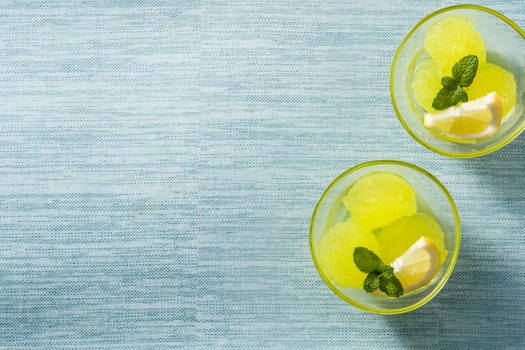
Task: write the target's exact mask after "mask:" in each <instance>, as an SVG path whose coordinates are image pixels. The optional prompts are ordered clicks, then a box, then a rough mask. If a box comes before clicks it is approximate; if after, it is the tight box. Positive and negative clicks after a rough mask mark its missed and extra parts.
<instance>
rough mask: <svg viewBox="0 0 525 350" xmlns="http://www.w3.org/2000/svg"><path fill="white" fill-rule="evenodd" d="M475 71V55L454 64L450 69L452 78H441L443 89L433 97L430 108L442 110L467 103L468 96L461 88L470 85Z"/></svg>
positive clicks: (476, 69) (476, 59) (476, 67)
mask: <svg viewBox="0 0 525 350" xmlns="http://www.w3.org/2000/svg"><path fill="white" fill-rule="evenodd" d="M477 71H478V57H477V56H475V55H468V56H465V57H463V58H462V59H460V60H459V61H458V62H456V64H454V67H452V77H443V78H441V85H442V86H443V87H442V88H441V90H439V91H438V93H437V95H436V97H434V100H433V101H432V108H434V109H436V110H442V109H445V108H448V107H450V106H455V105H457V104H458V103H460V102H467V101H468V95H467V92H466V91H465V90H464V89H463V88H464V87H467V86H470V84H472V81H474V77H475V76H476V72H477Z"/></svg>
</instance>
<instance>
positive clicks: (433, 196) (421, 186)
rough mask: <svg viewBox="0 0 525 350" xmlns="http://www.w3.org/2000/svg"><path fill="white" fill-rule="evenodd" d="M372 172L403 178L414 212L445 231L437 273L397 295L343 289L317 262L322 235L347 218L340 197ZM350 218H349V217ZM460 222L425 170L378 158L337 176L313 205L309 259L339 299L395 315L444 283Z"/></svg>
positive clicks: (428, 296) (456, 249) (451, 203)
mask: <svg viewBox="0 0 525 350" xmlns="http://www.w3.org/2000/svg"><path fill="white" fill-rule="evenodd" d="M374 172H390V173H393V174H397V175H399V176H401V177H403V178H404V179H405V180H406V181H407V182H408V183H410V184H411V185H412V187H413V188H414V190H415V191H416V199H417V203H418V211H419V212H423V213H428V214H431V215H433V216H434V217H435V218H436V220H437V221H438V222H439V224H440V226H441V228H442V230H443V233H444V234H445V249H446V250H447V251H448V254H447V256H446V259H445V261H444V262H443V264H442V265H441V267H440V269H439V271H438V273H437V274H436V275H435V276H434V278H433V279H432V280H431V281H430V282H429V283H428V284H427V285H426V286H424V287H422V288H420V289H418V290H415V291H413V292H411V293H408V294H406V295H403V296H401V297H399V298H390V297H386V296H385V297H383V296H376V295H373V294H369V293H366V292H365V291H364V290H363V289H353V288H343V287H340V286H338V285H337V284H336V283H334V282H332V281H331V280H330V279H329V278H328V277H327V275H326V274H325V273H324V272H323V270H322V268H321V266H320V265H319V262H318V257H317V247H318V244H319V240H320V238H321V236H322V234H323V233H324V232H325V230H326V229H328V228H329V227H332V226H333V225H334V224H335V223H337V222H340V221H343V220H347V219H348V218H349V214H348V211H347V210H346V208H345V207H344V205H343V203H342V197H343V196H344V195H345V194H346V193H347V191H348V189H349V188H350V186H351V185H352V184H353V183H354V182H355V181H356V180H357V179H359V178H360V177H362V176H363V175H366V174H370V173H374ZM350 219H351V218H350ZM459 243H460V223H459V216H458V212H457V209H456V205H455V204H454V201H453V199H452V197H451V196H450V194H449V193H448V191H447V190H446V188H445V187H444V186H443V185H442V184H441V183H440V182H439V181H438V180H437V179H436V178H435V177H434V176H433V175H431V174H430V173H429V172H427V171H425V170H423V169H421V168H419V167H417V166H415V165H412V164H409V163H404V162H400V161H392V160H378V161H372V162H367V163H363V164H360V165H357V166H355V167H353V168H351V169H349V170H347V171H345V172H344V173H343V174H341V175H339V176H338V177H337V178H336V179H335V180H334V181H333V182H332V183H331V184H330V185H329V186H328V188H327V189H326V190H325V191H324V193H323V195H322V196H321V199H320V200H319V202H318V203H317V206H316V207H315V210H314V213H313V216H312V222H311V225H310V249H311V253H312V258H313V261H314V264H315V267H316V268H317V271H318V272H319V274H320V275H321V278H322V279H323V281H324V282H325V283H326V285H327V286H328V287H329V288H330V289H331V290H332V291H334V292H335V294H337V295H338V296H339V297H340V298H341V299H343V300H345V301H347V302H348V303H350V304H352V305H354V306H356V307H358V308H360V309H362V310H365V311H368V312H373V313H378V314H399V313H404V312H408V311H412V310H415V309H417V308H418V307H420V306H422V305H424V304H425V303H426V302H428V301H429V300H430V299H432V298H433V297H434V296H435V295H436V294H437V293H438V292H439V291H440V290H441V288H442V287H443V286H444V285H445V283H446V282H447V280H448V278H449V277H450V274H451V273H452V270H453V269H454V265H455V263H456V259H457V257H458V253H459Z"/></svg>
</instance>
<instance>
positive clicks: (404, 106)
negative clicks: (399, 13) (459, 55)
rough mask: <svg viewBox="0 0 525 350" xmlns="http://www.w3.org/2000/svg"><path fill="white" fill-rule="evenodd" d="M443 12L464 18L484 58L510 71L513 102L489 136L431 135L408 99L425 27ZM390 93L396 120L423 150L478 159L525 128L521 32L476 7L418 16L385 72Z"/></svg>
mask: <svg viewBox="0 0 525 350" xmlns="http://www.w3.org/2000/svg"><path fill="white" fill-rule="evenodd" d="M448 16H462V17H465V18H467V19H469V20H470V21H471V22H472V23H473V24H474V26H475V28H476V30H477V31H478V32H479V33H480V34H481V36H482V37H483V40H484V42H485V47H486V50H487V62H493V63H496V64H497V65H499V66H501V67H503V68H504V69H506V70H507V71H510V72H511V73H513V74H514V78H515V79H516V86H517V91H516V105H515V107H514V109H513V111H512V112H511V113H510V114H509V115H508V116H507V117H506V118H505V119H504V120H503V123H502V124H501V127H500V128H499V130H498V131H497V132H496V133H495V134H494V135H492V136H490V137H488V138H486V139H483V140H478V141H476V142H473V143H456V142H453V141H448V140H444V139H441V138H438V137H436V136H435V135H434V134H433V133H431V132H429V131H428V130H427V129H426V128H425V127H424V126H423V122H422V120H423V115H424V111H423V110H422V108H421V107H420V106H419V105H418V104H417V102H416V101H415V99H414V98H413V94H412V91H411V87H410V84H411V81H412V75H413V71H414V67H415V66H416V64H417V62H418V61H419V60H421V59H422V58H423V57H425V56H426V53H425V51H424V45H423V40H424V38H425V34H426V32H427V30H428V28H429V27H430V26H431V25H432V24H433V23H435V22H436V21H439V20H441V19H443V18H444V17H448ZM390 95H391V98H392V103H393V106H394V110H395V112H396V114H397V116H398V118H399V121H400V122H401V124H402V125H403V126H404V128H405V129H406V130H407V131H408V133H409V134H410V135H411V136H412V137H413V138H414V139H415V140H416V141H418V142H419V143H421V144H422V145H423V146H425V147H427V148H428V149H430V150H432V151H434V152H436V153H440V154H442V155H446V156H449V157H454V158H467V157H477V156H481V155H484V154H487V153H491V152H494V151H496V150H497V149H499V148H501V147H503V146H505V145H506V144H507V143H509V142H510V141H512V140H513V139H514V138H516V137H517V136H518V135H519V134H520V133H521V132H522V131H523V130H524V129H525V32H524V31H523V30H522V29H521V28H520V27H519V26H518V25H516V24H515V23H514V22H512V21H511V20H510V19H508V18H507V17H505V16H504V15H502V14H501V13H498V12H496V11H494V10H492V9H489V8H486V7H482V6H477V5H457V6H451V7H446V8H443V9H440V10H438V11H436V12H433V13H431V14H429V15H428V16H426V17H425V18H423V19H422V20H421V21H419V23H417V24H416V26H415V27H414V28H413V29H412V30H411V31H410V32H409V33H408V35H407V36H406V37H405V39H404V40H403V41H402V42H401V45H399V48H398V49H397V52H396V54H395V56H394V60H393V63H392V70H391V74H390Z"/></svg>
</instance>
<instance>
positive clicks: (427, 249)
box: [390, 237, 440, 293]
mask: <svg viewBox="0 0 525 350" xmlns="http://www.w3.org/2000/svg"><path fill="white" fill-rule="evenodd" d="M390 266H392V268H394V274H395V275H396V277H397V278H398V279H399V282H401V284H402V285H403V289H404V292H405V293H407V292H410V291H412V290H415V289H418V288H420V287H422V286H424V285H425V284H427V283H428V282H430V280H431V279H432V278H433V277H434V275H435V274H436V273H437V271H438V270H439V266H440V256H439V249H438V248H437V247H436V245H435V244H434V242H433V241H432V240H431V239H430V238H428V237H421V238H420V239H418V240H417V241H416V243H414V244H413V245H412V246H411V247H410V248H408V250H407V251H406V252H405V253H404V254H403V255H401V256H400V257H399V258H397V259H396V260H394V261H393V262H392V264H390Z"/></svg>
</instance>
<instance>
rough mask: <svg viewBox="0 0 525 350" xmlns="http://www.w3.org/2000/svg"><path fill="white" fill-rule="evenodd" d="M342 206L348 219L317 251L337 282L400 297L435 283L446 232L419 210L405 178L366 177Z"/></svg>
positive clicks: (325, 236)
mask: <svg viewBox="0 0 525 350" xmlns="http://www.w3.org/2000/svg"><path fill="white" fill-rule="evenodd" d="M342 201H343V204H344V207H345V208H346V209H347V210H348V215H347V216H346V219H345V220H344V221H341V222H337V223H335V224H333V225H332V226H330V227H328V228H327V229H326V230H325V231H324V233H323V234H322V236H321V238H320V240H319V244H318V246H317V255H318V261H319V265H320V267H321V269H322V270H323V271H324V273H325V274H326V275H327V277H328V278H329V279H330V280H331V281H332V282H333V283H335V284H336V285H338V286H340V287H345V288H355V289H364V290H365V291H367V292H369V293H373V294H374V295H377V296H378V297H386V296H389V297H399V296H401V295H403V294H406V293H409V292H411V291H414V290H417V289H419V288H421V287H423V286H425V285H426V284H427V283H429V282H430V281H431V280H432V278H433V277H434V276H435V274H436V273H437V271H438V270H439V268H440V266H441V263H442V262H443V261H444V260H445V257H446V256H447V250H446V249H445V243H444V240H445V238H444V233H443V230H442V228H441V226H440V225H439V223H438V221H437V220H436V219H435V217H434V216H433V215H432V213H431V212H420V211H418V203H417V197H416V192H415V190H414V188H413V187H412V186H411V185H410V184H409V183H408V182H407V181H406V180H405V179H403V177H401V176H400V175H397V174H393V173H389V172H374V173H370V174H366V175H363V176H362V177H360V178H358V179H357V180H356V181H355V182H354V183H353V184H352V185H351V186H350V188H349V189H348V190H347V192H346V193H345V194H344V196H343V197H342ZM420 207H422V208H424V207H425V206H420Z"/></svg>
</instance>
